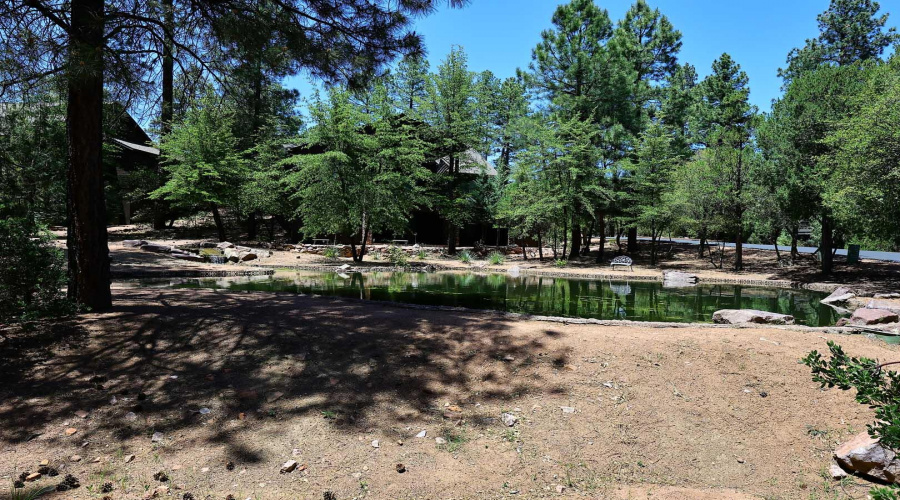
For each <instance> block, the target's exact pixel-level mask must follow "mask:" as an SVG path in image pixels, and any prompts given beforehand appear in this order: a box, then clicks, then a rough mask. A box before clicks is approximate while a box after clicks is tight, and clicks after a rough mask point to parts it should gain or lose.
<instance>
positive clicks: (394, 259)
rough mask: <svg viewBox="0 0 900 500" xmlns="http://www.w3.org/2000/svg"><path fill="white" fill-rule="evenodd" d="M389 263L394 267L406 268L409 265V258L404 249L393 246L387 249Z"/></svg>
mask: <svg viewBox="0 0 900 500" xmlns="http://www.w3.org/2000/svg"><path fill="white" fill-rule="evenodd" d="M387 255H388V261H389V262H390V263H391V265H392V266H394V267H406V266H408V265H409V256H408V255H406V252H404V251H403V249H402V248H400V247H398V246H395V245H391V246H389V247H388V249H387Z"/></svg>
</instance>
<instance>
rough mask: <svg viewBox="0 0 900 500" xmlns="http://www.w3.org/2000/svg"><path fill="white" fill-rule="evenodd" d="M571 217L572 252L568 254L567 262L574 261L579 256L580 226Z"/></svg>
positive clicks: (573, 217) (573, 216)
mask: <svg viewBox="0 0 900 500" xmlns="http://www.w3.org/2000/svg"><path fill="white" fill-rule="evenodd" d="M575 217H576V216H575V215H574V214H573V215H572V250H571V251H570V252H569V260H575V259H577V258H578V257H579V256H580V255H581V224H579V223H578V221H577V220H575Z"/></svg>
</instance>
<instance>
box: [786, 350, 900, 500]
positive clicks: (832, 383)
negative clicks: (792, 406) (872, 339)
mask: <svg viewBox="0 0 900 500" xmlns="http://www.w3.org/2000/svg"><path fill="white" fill-rule="evenodd" d="M828 350H829V351H830V354H831V358H830V359H824V358H823V357H822V355H821V354H819V352H817V351H812V352H810V353H809V354H808V355H807V356H806V357H805V358H803V359H802V360H801V361H802V362H803V364H805V365H807V366H809V367H810V369H811V370H812V378H813V381H815V382H818V383H820V384H821V385H822V387H837V388H839V389H841V390H843V391H847V390H850V389H856V402H857V403H859V404H862V405H866V406H868V407H869V408H871V409H873V410H874V413H875V421H874V422H873V423H871V424H868V425H867V426H866V427H867V428H868V430H869V435H870V436H871V437H872V438H873V439H877V440H879V441H880V443H881V444H882V445H884V446H886V447H887V448H890V449H892V450H898V449H900V374H898V373H897V372H895V371H892V370H885V369H884V368H885V366H887V365H889V364H894V363H885V364H879V363H878V362H877V361H875V360H873V359H868V358H855V357H851V356H847V354H845V353H844V350H843V348H841V346H840V345H838V344H836V343H835V342H832V341H828ZM895 488H896V487H891V488H876V489H873V490H872V491H871V492H870V493H871V494H872V497H873V498H880V499H885V500H888V499H896V498H898V497H897V490H896V489H895Z"/></svg>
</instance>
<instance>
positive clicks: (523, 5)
mask: <svg viewBox="0 0 900 500" xmlns="http://www.w3.org/2000/svg"><path fill="white" fill-rule="evenodd" d="M595 1H596V3H597V5H599V6H600V7H602V8H605V9H607V10H608V11H609V15H610V17H611V18H612V19H613V21H616V20H618V19H620V18H622V16H623V15H624V13H625V11H626V10H628V7H629V6H630V5H631V4H632V3H633V0H595ZM559 3H562V2H561V1H557V0H472V3H471V5H469V6H468V7H466V8H463V9H449V8H441V9H440V10H439V11H438V12H437V13H435V14H433V15H431V16H428V17H426V18H423V19H419V20H417V22H416V26H415V30H416V31H417V32H418V33H420V34H422V35H423V36H424V38H425V44H426V48H427V50H428V58H429V60H430V62H431V65H432V68H434V67H436V66H437V64H438V63H439V62H440V61H441V60H442V59H443V58H444V57H445V56H446V55H447V53H448V52H449V51H450V47H451V46H452V45H461V46H462V47H464V48H465V50H466V53H467V54H468V56H469V69H470V70H473V71H483V70H486V69H489V70H491V71H492V72H493V73H494V74H495V75H497V76H498V77H500V78H505V77H507V76H513V75H514V74H515V71H516V68H518V67H521V68H527V66H528V63H529V61H530V60H531V49H532V48H533V47H534V46H535V45H536V44H537V43H538V41H539V40H540V33H541V30H544V29H546V28H549V27H550V18H551V16H552V14H553V11H554V9H555V8H556V6H557V5H558V4H559ZM649 3H650V5H651V6H652V7H656V8H659V9H660V11H662V13H663V14H665V15H667V16H668V17H669V19H670V20H671V21H672V23H673V24H674V25H675V28H676V29H678V30H680V31H681V33H682V35H683V37H682V42H683V44H684V45H683V47H682V50H681V54H680V56H679V59H680V61H681V62H689V63H691V64H693V65H694V66H696V67H697V71H698V72H699V73H700V77H701V78H702V77H704V76H706V75H707V74H708V73H709V68H710V65H711V64H712V62H713V60H715V59H716V58H717V57H719V56H720V55H721V54H722V53H723V52H728V53H729V54H731V56H732V57H733V58H734V59H735V60H736V61H737V62H738V63H739V64H740V65H741V67H742V68H743V69H744V71H746V72H747V75H748V76H749V77H750V89H751V94H750V99H751V101H752V102H753V103H754V104H756V105H757V106H759V108H760V110H762V111H768V110H769V109H770V108H771V101H772V99H774V98H776V97H778V96H779V94H780V90H779V89H780V86H781V80H780V79H779V78H778V77H777V75H776V72H777V70H778V68H779V67H782V66H784V61H785V57H786V56H787V53H788V52H789V51H790V50H791V49H792V48H794V47H798V46H801V45H803V43H804V41H805V40H806V39H807V38H811V37H814V36H816V35H817V34H818V26H817V24H816V15H818V14H819V13H820V12H822V11H824V10H825V9H826V8H828V0H750V1H742V2H739V1H735V0H649ZM880 3H881V11H882V12H890V13H891V18H890V20H889V22H888V24H889V25H890V26H897V25H900V0H881V1H880ZM286 85H287V86H289V87H294V88H298V89H300V91H301V93H302V94H304V96H306V95H308V94H309V89H310V88H311V87H310V84H309V83H308V78H307V77H304V76H298V77H293V78H289V79H288V80H287V81H286Z"/></svg>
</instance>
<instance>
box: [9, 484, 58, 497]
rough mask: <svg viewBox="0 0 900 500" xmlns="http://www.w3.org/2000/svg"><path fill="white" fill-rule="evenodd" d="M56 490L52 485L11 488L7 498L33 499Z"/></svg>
mask: <svg viewBox="0 0 900 500" xmlns="http://www.w3.org/2000/svg"><path fill="white" fill-rule="evenodd" d="M54 491H56V490H55V489H54V488H53V486H41V487H34V488H15V487H14V488H12V489H11V490H10V492H9V497H8V498H9V500H34V499H35V498H38V497H42V496H44V495H47V494H49V493H53V492H54Z"/></svg>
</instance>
